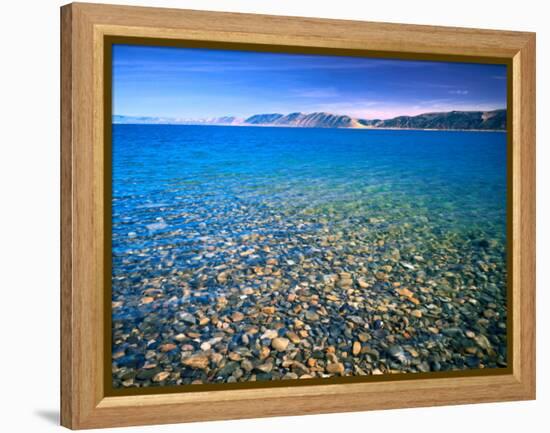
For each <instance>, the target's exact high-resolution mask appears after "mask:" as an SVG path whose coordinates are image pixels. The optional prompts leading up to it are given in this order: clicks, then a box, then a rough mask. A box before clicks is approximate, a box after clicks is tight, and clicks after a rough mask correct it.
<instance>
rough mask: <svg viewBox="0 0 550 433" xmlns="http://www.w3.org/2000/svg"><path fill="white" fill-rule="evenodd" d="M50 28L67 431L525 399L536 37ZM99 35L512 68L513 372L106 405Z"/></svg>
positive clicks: (70, 23)
mask: <svg viewBox="0 0 550 433" xmlns="http://www.w3.org/2000/svg"><path fill="white" fill-rule="evenodd" d="M61 25H62V38H61V50H62V58H61V62H62V64H61V71H62V72H61V80H62V83H61V98H62V110H61V195H62V203H61V214H62V218H61V248H62V251H61V314H62V318H61V319H62V320H61V334H62V340H61V343H62V344H61V347H62V351H61V363H62V364H61V369H62V370H61V390H62V391H61V400H62V401H61V423H62V425H64V426H66V427H70V428H75V429H78V428H92V427H108V426H127V425H138V424H160V423H174V422H185V421H199V420H213V419H234V418H245V417H266V416H277V415H298V414H311V413H321V412H344V411H355V410H370V409H385V408H396V407H415V406H429V405H444V404H462V403H475V402H488V401H509V400H522V399H532V398H534V397H535V36H534V34H532V33H524V32H509V31H493V30H475V29H460V28H444V27H433V26H416V25H397V24H385V23H365V22H357V21H341V20H322V19H313V18H290V17H277V16H264V15H246V14H233V13H213V12H201V11H186V10H175V9H155V8H137V7H125V6H111V5H94V4H78V3H76V4H71V5H67V6H64V7H63V8H62V11H61ZM105 36H134V37H135V36H137V37H147V38H165V39H177V40H179V39H183V40H187V41H206V42H208V41H210V42H223V43H246V44H258V45H257V46H258V48H259V49H261V47H262V45H264V44H267V45H278V46H282V45H284V46H286V47H288V49H289V50H290V49H292V48H295V49H299V48H300V47H303V48H319V49H339V50H350V49H353V50H374V51H377V52H380V51H384V52H386V53H390V54H391V53H395V54H396V56H397V57H407V56H418V55H429V56H437V55H441V56H449V55H453V56H474V57H476V56H482V57H488V58H492V59H495V60H503V59H504V60H507V61H512V64H513V69H512V71H513V73H512V81H513V94H512V108H513V110H512V112H513V119H512V120H513V147H512V154H513V166H512V176H513V178H512V183H511V185H512V188H513V203H512V205H511V209H512V233H513V240H512V242H513V257H512V260H511V261H512V268H513V280H512V284H513V308H512V311H513V318H512V322H513V323H512V329H511V330H510V332H511V334H512V337H513V338H512V341H513V360H514V362H513V366H514V367H513V372H512V373H511V374H506V375H500V376H477V377H462V378H453V379H451V378H445V379H441V378H438V379H417V380H400V381H390V382H371V383H354V384H347V385H335V384H333V385H316V386H302V387H291V386H289V387H282V388H262V389H260V388H258V389H246V390H244V389H243V390H234V391H228V390H225V391H211V392H187V393H178V394H163V395H140V396H128V397H106V396H105V392H104V387H103V377H104V366H103V362H102V360H103V355H104V354H103V333H104V319H105V318H104V317H103V302H104V290H103V289H104V286H103V274H104V264H103V259H102V258H103V247H104V243H103V239H104V238H103V236H104V223H103V221H104V220H103V218H104V150H103V145H104V143H103V133H104V131H103V106H104V101H103V74H102V71H103V44H104V37H105Z"/></svg>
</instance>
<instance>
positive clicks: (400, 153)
mask: <svg viewBox="0 0 550 433" xmlns="http://www.w3.org/2000/svg"><path fill="white" fill-rule="evenodd" d="M112 148H113V177H112V179H113V185H112V190H113V203H112V212H113V214H112V223H113V224H112V253H113V254H112V297H113V301H114V302H118V303H119V304H122V306H121V307H118V308H115V309H113V353H116V352H120V353H123V354H124V356H123V357H122V358H119V359H116V360H115V361H114V364H113V365H114V367H115V369H116V371H117V379H116V380H115V381H114V382H113V383H114V384H115V386H117V387H118V386H121V385H120V384H121V381H122V380H124V377H126V376H125V374H126V373H125V371H126V370H125V369H126V368H133V369H135V371H137V372H138V376H137V379H136V381H138V382H139V381H141V382H139V383H140V386H150V385H151V384H152V383H151V381H150V378H148V376H147V370H146V369H145V370H140V369H141V368H142V367H143V366H144V365H145V363H146V358H145V355H146V353H147V352H148V351H151V350H157V349H158V347H159V345H160V344H161V342H163V341H164V342H167V341H168V342H170V341H174V336H175V335H176V334H177V333H178V332H182V330H184V331H185V330H186V326H187V325H185V324H181V322H179V319H178V317H179V316H178V314H180V313H182V312H187V313H191V314H196V313H201V312H203V313H204V314H206V315H208V314H211V311H212V310H211V309H210V308H211V307H212V308H213V306H214V305H215V303H216V302H217V301H216V300H217V299H219V296H222V297H224V296H227V297H228V299H230V303H229V305H228V306H227V307H223V308H222V309H221V310H216V314H219V315H220V317H224V315H227V316H230V315H231V314H232V313H233V311H244V312H247V311H248V312H253V311H254V309H255V308H256V306H257V305H258V303H259V305H262V304H263V305H268V304H269V305H272V304H274V305H276V306H277V308H278V309H279V310H278V311H279V313H278V314H280V315H281V319H280V320H281V321H282V323H284V325H285V326H286V327H288V328H290V329H292V324H293V321H294V318H295V314H294V313H293V312H292V311H291V310H290V309H289V308H290V306H289V304H288V303H286V293H287V292H288V291H289V290H294V288H295V287H296V285H297V284H304V280H307V281H308V285H309V287H310V289H309V290H311V291H312V292H311V293H316V294H320V295H321V297H323V296H324V294H325V293H327V292H326V291H325V290H326V289H325V285H324V284H325V283H324V282H323V281H325V280H326V276H327V275H329V274H331V273H340V272H347V273H350V274H351V275H352V276H353V278H354V280H355V279H356V278H363V277H364V278H366V279H367V281H368V285H369V288H368V289H366V290H365V291H363V292H362V294H361V296H363V299H364V300H363V302H367V303H366V304H364V305H363V304H361V305H359V304H357V303H356V302H354V301H352V300H351V298H350V300H349V302H344V301H342V304H341V305H340V304H339V305H340V306H339V307H338V308H336V307H334V306H333V304H331V303H328V304H326V307H327V309H328V310H329V311H331V313H330V314H332V315H333V316H330V320H328V321H325V322H323V323H319V324H317V325H316V326H314V327H313V328H312V330H311V331H310V334H311V335H310V337H309V338H310V339H311V344H313V346H315V345H316V344H321V343H322V344H333V345H337V346H338V347H340V346H341V347H342V349H338V354H339V355H341V356H344V355H343V354H344V353H345V352H346V351H348V352H349V349H347V346H346V345H347V344H349V342H347V340H346V339H345V338H344V337H342V335H341V334H340V331H339V330H338V329H337V328H338V327H341V329H344V328H343V326H344V325H343V320H344V319H345V317H347V316H351V315H361V316H362V317H364V318H365V320H366V321H367V322H369V327H370V328H369V329H370V330H371V331H372V336H373V337H372V338H373V340H372V341H371V343H370V344H372V347H376V348H378V350H379V351H380V352H381V353H385V352H384V351H385V350H386V349H387V347H388V344H390V343H389V341H390V340H385V339H386V338H387V337H388V336H389V337H392V338H394V340H393V341H399V342H402V344H409V345H411V346H412V347H416V348H417V349H418V348H420V349H419V350H424V351H425V352H423V353H425V354H426V355H425V356H423V357H422V358H421V359H426V360H427V362H428V364H429V368H430V369H432V370H439V369H441V370H453V369H463V368H472V367H475V366H479V365H484V366H488V367H495V366H503V365H506V329H505V321H506V278H507V277H506V275H507V272H506V134H505V133H500V132H446V131H445V132H444V131H397V130H351V129H309V128H268V127H223V126H183V125H181V126H180V125H177V126H176V125H113V146H112ZM250 248H254V249H255V252H254V254H250V255H248V252H247V251H248V250H249V249H250ZM266 251H267V252H266ZM268 257H270V258H273V257H275V258H276V259H277V261H278V264H279V265H278V266H276V268H278V270H279V271H280V274H279V276H278V277H277V278H278V279H279V280H280V282H279V285H278V287H280V289H277V290H274V289H273V287H274V286H273V277H271V276H267V275H266V276H263V277H261V276H260V277H251V276H253V275H254V272H255V271H254V270H253V269H254V267H256V266H265V263H266V260H267V259H268ZM418 257H420V258H418ZM411 264H412V265H411ZM384 265H390V268H391V269H392V270H391V271H390V273H389V276H388V278H389V279H386V280H379V279H378V277H374V275H376V274H377V272H378V271H379V270H380V269H381V267H382V266H384ZM220 269H234V270H237V271H236V272H235V273H234V275H233V279H232V280H230V281H229V282H227V283H220V282H219V280H218V279H217V275H218V272H219V271H220ZM394 283H401V284H402V286H404V287H408V288H409V289H410V290H412V291H413V292H414V293H415V296H416V297H419V299H420V301H421V303H420V305H418V306H414V305H412V304H410V303H408V304H407V305H404V304H403V302H404V301H403V297H402V296H401V297H400V295H399V294H398V293H396V291H395V286H394ZM250 287H252V290H253V292H254V293H256V294H255V295H253V296H252V297H250V296H249V297H247V295H245V296H237V294H238V293H239V291H241V293H242V291H243V290H244V289H246V288H250ZM426 287H428V288H429V289H426ZM152 288H153V289H154V290H156V291H157V292H155V293H157V294H159V293H160V294H161V295H162V296H160V297H158V298H156V299H155V301H154V302H151V303H146V304H144V303H143V301H142V299H143V297H144V296H149V294H148V292H147V290H151V289H152ZM193 290H196V291H197V292H196V293H195V292H193ZM334 290H335V291H334V292H331V293H334V294H336V295H338V296H340V294H341V292H342V293H345V292H346V290H342V289H338V288H336V289H334ZM235 291H236V292H235ZM155 296H156V295H155ZM387 303H394V305H397V306H399V308H402V309H403V311H402V312H401V313H398V314H397V313H395V314H393V313H392V314H393V315H392V314H389V313H388V314H384V315H382V313H377V311H382V310H381V309H380V308H379V307H380V306H383V305H386V304H387ZM414 308H420V309H421V310H422V311H424V316H423V318H422V319H421V320H420V321H418V322H415V324H414V325H411V327H410V328H407V329H408V331H407V332H408V333H409V334H411V333H412V334H413V335H412V337H411V336H410V335H407V332H405V331H404V326H406V325H403V324H402V322H401V319H400V317H401V316H402V315H403V314H404V315H405V316H407V317H410V316H409V315H410V311H411V309H414ZM286 311H288V314H286V313H285V312H286ZM495 312H496V313H495ZM201 314H202V313H201ZM302 314H303V313H302ZM377 314H378V315H377ZM484 314H485V315H486V316H485V318H483V315H484ZM255 317H256V316H254V315H253V314H252V315H251V316H250V317H247V318H246V319H245V321H246V322H247V323H248V324H252V325H257V326H266V327H267V326H270V325H268V323H267V322H266V323H264V322H261V321H260V322H257V320H259V319H257V318H255ZM300 317H301V316H300ZM260 318H261V316H260ZM382 322H384V323H387V325H386V327H385V328H384V329H378V330H376V329H377V327H378V326H379V323H382ZM243 323H244V322H243ZM235 326H236V327H235V333H234V334H231V335H228V337H227V338H228V340H227V341H224V343H221V344H222V345H223V344H225V345H228V347H229V349H231V348H232V347H236V345H239V344H242V342H241V340H240V338H241V337H242V335H243V330H242V329H240V328H239V326H240V325H238V324H237V325H235ZM243 326H244V325H243ZM247 326H248V325H247ZM380 326H381V325H380ZM430 327H435V328H438V329H444V330H445V329H446V328H448V329H449V330H447V331H446V333H443V334H440V333H439V331H438V332H436V333H435V334H434V333H433V332H432V331H430V330H429V328H430ZM457 327H458V328H460V331H458V332H456V331H455V330H454V329H456V328H457ZM136 329H139V332H138V331H136ZM192 329H193V330H194V332H200V334H201V335H200V339H199V340H200V341H208V339H209V338H212V337H213V336H215V335H216V328H215V327H209V326H206V327H202V328H200V329H199V330H196V328H195V327H193V328H192ZM197 329H198V328H197ZM466 330H473V331H474V333H475V334H476V335H477V334H479V335H482V336H486V337H487V338H489V339H490V344H491V346H492V348H490V349H486V348H483V350H482V351H479V350H478V352H475V351H474V352H471V351H470V352H468V351H467V349H468V348H469V347H470V346H471V345H472V344H474V343H473V340H471V339H469V338H467V337H465V335H464V332H465V331H466ZM371 331H369V332H371ZM262 332H263V331H262ZM353 332H355V331H353ZM327 335H329V339H328V342H327V341H325V340H326V338H327ZM250 338H252V337H250ZM199 340H197V341H199ZM197 341H189V342H188V344H192V345H195V346H196V347H195V350H197V351H199V350H200V349H199V347H198V346H199V344H198V343H197ZM250 341H251V343H250V347H251V348H252V347H254V349H253V350H258V346H257V344H259V342H258V341H256V340H253V339H252V340H250ZM482 343H483V342H481V344H482ZM254 345H256V346H254ZM474 345H475V344H474ZM178 347H179V346H178ZM224 347H226V346H224ZM433 347H437V348H438V349H437V351H435V349H433ZM426 348H429V350H428V349H426ZM178 350H180V349H179V348H178V349H176V352H177V351H178ZM182 350H183V349H182ZM224 350H226V349H224ZM340 350H341V352H340ZM308 353H309V352H307V350H306V351H305V352H304V355H303V356H304V359H303V361H304V362H305V359H307V356H309V355H308ZM471 353H476V355H475V356H471ZM178 354H179V352H177V353H175V354H174V353H172V352H170V353H169V354H163V353H162V352H161V353H160V354H159V355H158V359H159V362H160V363H164V364H165V365H170V366H171V367H170V369H171V370H170V371H176V372H177V371H180V370H181V369H182V367H181V363H180V361H179V355H178ZM412 361H414V360H412ZM412 361H411V362H412ZM419 361H420V359H419ZM353 362H354V361H351V360H350V361H349V369H350V370H349V371H352V370H353ZM392 362H393V361H391V360H388V361H384V362H382V364H383V366H382V367H380V365H382V364H380V365H379V364H376V363H374V364H373V365H371V364H368V365H363V366H362V368H363V369H365V370H367V371H370V370H372V369H373V368H378V367H377V366H379V367H380V368H383V369H384V368H390V367H391V368H393V369H399V368H401V367H403V366H401V367H399V366H395V365H393V364H392ZM346 365H347V366H348V364H346ZM347 368H348V367H347ZM403 368H405V367H403ZM426 368H427V367H426ZM149 371H150V370H149ZM213 371H214V372H213V373H212V374H209V376H208V377H207V376H206V373H200V372H197V371H192V372H191V371H188V370H185V369H184V370H183V371H182V372H181V374H182V376H181V378H180V379H171V380H172V382H170V383H173V384H182V383H191V381H192V380H194V379H198V380H202V381H223V380H225V379H224V378H219V377H218V376H216V375H217V374H218V373H216V372H215V371H216V370H213ZM407 371H418V369H417V367H416V366H415V364H414V363H412V364H410V365H409V366H408V367H407ZM139 372H142V374H143V375H142V376H139V374H140V373H139ZM201 374H202V376H201ZM277 374H278V373H274V376H273V378H278V377H279V376H277ZM281 374H282V373H281ZM121 377H122V379H121ZM153 384H154V383H153ZM124 386H126V385H124ZM129 386H131V385H129Z"/></svg>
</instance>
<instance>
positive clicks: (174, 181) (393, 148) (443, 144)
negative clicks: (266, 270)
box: [113, 125, 506, 275]
mask: <svg viewBox="0 0 550 433" xmlns="http://www.w3.org/2000/svg"><path fill="white" fill-rule="evenodd" d="M277 213H283V214H285V215H286V218H287V222H289V221H291V220H292V218H295V217H299V216H300V215H307V214H316V215H319V216H321V217H326V218H328V219H329V220H330V218H331V216H332V217H334V218H336V219H337V220H340V219H346V218H350V219H353V220H356V222H357V223H360V222H361V219H362V218H367V219H368V218H376V217H382V218H383V219H384V220H385V221H386V224H388V225H394V224H395V225H400V224H403V223H405V222H407V221H418V220H419V218H423V217H425V218H428V223H427V224H429V225H431V226H432V228H433V229H435V230H441V231H452V230H464V229H469V230H472V229H479V230H481V231H483V232H484V233H486V234H487V235H488V236H489V237H492V238H498V239H501V240H504V237H505V232H506V134H505V133H498V132H490V133H488V132H447V131H444V132H436V131H390V130H350V129H316V128H315V129H309V128H264V127H223V126H180V125H113V252H114V258H115V261H114V267H113V274H114V275H117V274H119V273H125V272H127V271H128V269H126V267H125V266H121V265H120V263H119V261H118V258H119V254H122V255H123V254H124V252H125V251H128V250H129V249H139V248H144V247H154V246H158V245H163V244H166V243H173V242H176V243H177V242H179V241H178V235H177V233H181V234H183V235H186V234H189V233H196V234H197V236H199V237H200V236H201V235H205V234H207V233H209V234H212V233H214V234H215V233H216V232H218V231H230V232H231V233H233V234H234V235H235V236H237V235H238V234H239V233H241V232H246V231H250V230H256V231H259V232H263V233H269V232H276V231H277V230H281V229H282V228H283V225H284V224H285V222H282V223H281V225H280V226H277V225H272V226H270V225H263V224H261V221H262V220H263V219H265V218H266V215H272V214H277ZM256 218H257V219H258V222H259V223H258V224H253V221H254V219H256ZM285 229H286V228H285ZM293 229H295V230H299V229H298V228H296V227H294V228H293ZM134 235H135V236H134ZM180 247H181V250H182V253H183V256H182V257H181V260H182V262H181V265H182V266H186V263H185V259H186V257H185V252H186V251H189V250H190V249H192V244H189V243H188V241H185V242H182V243H181V245H180ZM147 260H152V261H153V262H154V261H155V256H154V254H153V255H152V256H151V257H149V258H148V259H147Z"/></svg>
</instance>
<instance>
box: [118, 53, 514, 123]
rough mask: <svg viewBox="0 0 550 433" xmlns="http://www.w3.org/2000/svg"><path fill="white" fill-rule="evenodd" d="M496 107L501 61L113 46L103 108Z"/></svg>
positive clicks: (143, 111) (394, 110) (408, 111)
mask: <svg viewBox="0 0 550 433" xmlns="http://www.w3.org/2000/svg"><path fill="white" fill-rule="evenodd" d="M497 108H506V66H504V65H485V64H474V63H452V62H425V61H409V60H391V59H369V58H357V57H340V56H318V55H301V54H300V55H297V54H276V53H259V52H247V51H230V50H208V49H190V48H170V47H146V46H133V45H115V46H114V47H113V114H116V115H127V116H154V117H171V118H182V119H199V118H209V117H218V116H225V115H233V116H237V117H247V116H250V115H252V114H258V113H283V114H287V113H291V112H295V111H301V112H304V113H311V112H315V111H326V112H331V113H335V114H348V115H351V116H354V117H361V118H366V119H375V118H380V119H386V118H391V117H395V116H398V115H415V114H420V113H426V112H430V111H451V110H492V109H497Z"/></svg>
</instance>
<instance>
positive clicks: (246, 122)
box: [113, 109, 506, 130]
mask: <svg viewBox="0 0 550 433" xmlns="http://www.w3.org/2000/svg"><path fill="white" fill-rule="evenodd" d="M113 123H117V124H121V123H126V124H128V123H134V124H135V123H138V124H176V125H234V126H290V127H302V128H381V129H442V130H505V129H506V110H505V109H501V110H493V111H448V112H442V113H425V114H419V115H417V116H398V117H394V118H393V119H385V120H380V119H370V120H369V119H360V118H355V117H350V116H346V115H341V114H331V113H323V112H320V113H310V114H304V113H290V114H286V115H285V114H279V113H270V114H255V115H253V116H250V117H248V118H246V119H240V118H237V117H234V116H224V117H215V118H207V119H178V118H164V117H143V116H137V117H136V116H120V115H115V116H113Z"/></svg>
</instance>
